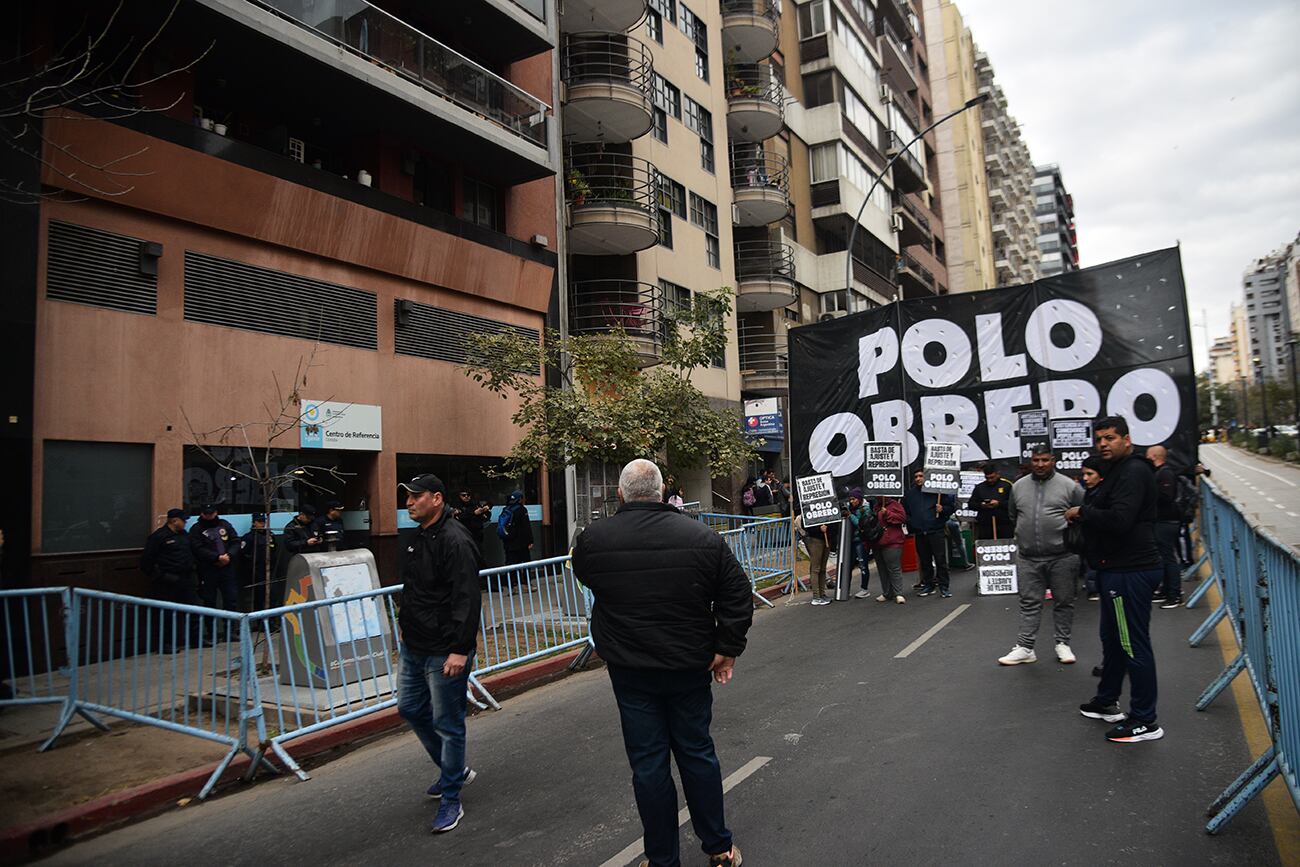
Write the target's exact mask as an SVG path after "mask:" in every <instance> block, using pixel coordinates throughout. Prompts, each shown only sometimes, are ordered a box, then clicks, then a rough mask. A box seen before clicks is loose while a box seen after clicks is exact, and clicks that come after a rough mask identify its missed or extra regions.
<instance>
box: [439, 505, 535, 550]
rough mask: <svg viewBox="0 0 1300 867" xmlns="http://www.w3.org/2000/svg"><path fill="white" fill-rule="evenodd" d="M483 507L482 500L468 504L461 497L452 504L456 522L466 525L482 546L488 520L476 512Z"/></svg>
mask: <svg viewBox="0 0 1300 867" xmlns="http://www.w3.org/2000/svg"><path fill="white" fill-rule="evenodd" d="M483 505H485V503H483V502H482V501H481V500H470V501H469V502H468V503H462V502H461V501H460V498H459V497H457V498H456V502H454V503H452V508H453V509H455V510H456V511H455V514H456V520H457V521H460V522H461V523H462V524H464V525H465V529H466V530H469V534H470V536H472V537H473V538H474V541H475V542H478V543H479V544H480V545H482V544H483V527H484V526H485V525H486V524H487V521H488V518H487V516H485V515H476V514H474V510H475V509H478V508H479V507H480V506H483ZM529 529H530V530H531V529H532V528H531V527H530V528H529Z"/></svg>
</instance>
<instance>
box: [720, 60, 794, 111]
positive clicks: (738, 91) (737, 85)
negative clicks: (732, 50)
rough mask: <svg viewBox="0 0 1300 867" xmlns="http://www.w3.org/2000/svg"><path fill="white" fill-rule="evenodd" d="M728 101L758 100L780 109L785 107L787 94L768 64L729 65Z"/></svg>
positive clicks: (727, 75) (727, 71) (727, 72)
mask: <svg viewBox="0 0 1300 867" xmlns="http://www.w3.org/2000/svg"><path fill="white" fill-rule="evenodd" d="M726 77H727V83H726V87H727V101H728V102H737V101H745V100H758V101H759V102H769V103H771V104H772V105H775V106H776V107H777V108H779V109H784V107H785V94H784V92H783V90H782V88H781V81H780V79H778V78H777V77H776V75H775V74H774V73H773V72H772V67H771V66H770V65H768V64H766V63H737V64H734V65H728V67H727V70H726Z"/></svg>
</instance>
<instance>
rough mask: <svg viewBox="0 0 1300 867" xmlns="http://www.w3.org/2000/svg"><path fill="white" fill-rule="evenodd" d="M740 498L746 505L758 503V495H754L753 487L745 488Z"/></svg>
mask: <svg viewBox="0 0 1300 867" xmlns="http://www.w3.org/2000/svg"><path fill="white" fill-rule="evenodd" d="M740 499H741V501H742V502H743V503H744V504H745V505H746V506H754V505H757V504H758V497H757V496H755V495H754V489H753V488H745V493H744V495H742V496H741V498H740Z"/></svg>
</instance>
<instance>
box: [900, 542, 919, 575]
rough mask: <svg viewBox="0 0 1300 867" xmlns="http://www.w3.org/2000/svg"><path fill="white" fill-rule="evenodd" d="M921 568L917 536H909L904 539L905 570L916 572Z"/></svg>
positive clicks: (905, 571)
mask: <svg viewBox="0 0 1300 867" xmlns="http://www.w3.org/2000/svg"><path fill="white" fill-rule="evenodd" d="M920 568H921V560H920V558H919V557H917V556H916V537H915V536H908V537H907V538H906V539H904V540H903V572H904V573H907V572H915V571H917V570H918V569H920Z"/></svg>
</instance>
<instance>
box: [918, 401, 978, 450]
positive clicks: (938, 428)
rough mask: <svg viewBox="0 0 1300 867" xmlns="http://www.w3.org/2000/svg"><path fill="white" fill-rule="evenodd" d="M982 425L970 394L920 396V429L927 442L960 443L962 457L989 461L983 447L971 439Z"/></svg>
mask: <svg viewBox="0 0 1300 867" xmlns="http://www.w3.org/2000/svg"><path fill="white" fill-rule="evenodd" d="M979 426H980V411H979V409H978V408H977V407H976V406H975V402H974V401H972V400H971V399H970V398H968V397H963V396H962V395H960V394H940V395H935V396H933V397H923V398H921V432H922V435H923V436H924V437H925V440H926V442H932V441H936V440H937V441H939V442H946V443H957V444H959V445H960V446H961V451H962V457H963V459H965V460H967V461H982V460H987V458H988V456H987V455H986V454H984V450H983V449H981V448H980V447H979V445H978V444H976V442H975V440H973V439H971V438H970V435H971V434H972V433H974V432H975V431H976V430H978V429H979Z"/></svg>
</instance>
